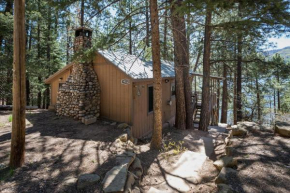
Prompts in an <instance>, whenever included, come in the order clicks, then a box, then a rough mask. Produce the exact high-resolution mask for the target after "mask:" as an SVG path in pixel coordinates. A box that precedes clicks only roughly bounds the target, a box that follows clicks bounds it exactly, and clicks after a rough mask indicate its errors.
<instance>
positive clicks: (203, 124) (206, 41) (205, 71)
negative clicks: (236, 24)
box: [199, 5, 212, 131]
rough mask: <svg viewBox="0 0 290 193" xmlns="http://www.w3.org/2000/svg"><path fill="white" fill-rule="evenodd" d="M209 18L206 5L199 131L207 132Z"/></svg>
mask: <svg viewBox="0 0 290 193" xmlns="http://www.w3.org/2000/svg"><path fill="white" fill-rule="evenodd" d="M211 16H212V11H211V9H210V8H209V5H207V10H206V20H205V31H204V53H203V79H202V107H201V116H200V124H199V129H200V130H202V131H207V130H208V128H207V127H208V125H209V122H210V113H211V112H209V101H210V48H211V46H210V38H211V26H210V25H211Z"/></svg>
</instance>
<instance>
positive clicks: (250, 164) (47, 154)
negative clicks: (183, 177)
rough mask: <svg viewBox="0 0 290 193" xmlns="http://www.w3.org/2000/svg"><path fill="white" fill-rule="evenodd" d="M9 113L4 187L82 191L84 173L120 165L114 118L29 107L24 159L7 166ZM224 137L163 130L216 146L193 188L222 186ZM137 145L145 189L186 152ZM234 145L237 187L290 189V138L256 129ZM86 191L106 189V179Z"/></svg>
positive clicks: (191, 143)
mask: <svg viewBox="0 0 290 193" xmlns="http://www.w3.org/2000/svg"><path fill="white" fill-rule="evenodd" d="M10 114H11V111H0V180H1V182H0V192H5V193H6V192H17V193H18V192H77V189H76V180H77V177H78V176H79V175H80V174H83V173H96V174H98V175H99V176H100V177H101V179H103V178H104V176H105V174H106V172H107V171H109V170H110V169H111V168H112V167H113V166H115V156H116V151H115V149H114V148H113V144H114V141H115V139H116V138H118V136H120V135H121V134H122V133H124V131H122V130H120V129H118V128H117V126H116V125H115V124H113V125H111V122H109V121H107V120H99V121H97V122H96V123H94V124H91V125H88V126H85V125H84V124H82V123H80V122H79V121H76V120H73V119H71V118H66V117H62V118H58V117H57V116H56V115H55V113H54V112H51V111H46V110H32V111H28V112H27V129H26V155H25V164H24V166H23V167H21V168H19V169H17V170H15V171H11V170H8V169H5V166H7V165H8V163H9V152H10V138H11V123H9V122H8V117H9V115H10ZM224 137H225V136H224V135H222V134H220V133H218V132H211V131H210V132H209V133H205V132H201V131H197V130H184V131H178V130H175V129H172V128H171V129H168V130H166V132H165V133H164V137H163V138H164V140H165V142H167V144H168V142H176V143H178V141H182V142H184V143H183V144H182V147H185V148H186V149H187V150H188V151H192V152H199V151H200V150H199V147H200V145H201V142H202V141H201V139H202V138H207V139H210V142H209V143H207V146H208V145H209V146H210V148H209V149H213V150H214V151H213V152H211V153H210V155H209V158H207V159H206V160H205V162H204V164H203V165H202V168H201V170H199V171H198V175H199V176H200V178H201V180H200V182H199V183H197V184H191V190H192V191H191V192H217V188H216V185H215V183H214V179H215V177H216V176H217V175H218V171H217V170H216V168H215V167H214V166H213V161H215V160H216V159H218V158H219V157H220V156H222V155H223V154H224V142H223V140H224ZM137 146H138V148H139V150H140V151H139V152H138V153H137V157H138V158H139V159H140V160H141V162H142V166H143V169H144V174H143V178H142V181H141V184H140V188H141V190H144V191H145V192H146V191H148V190H149V189H150V187H157V188H159V187H160V185H161V184H164V182H165V181H166V178H165V174H164V171H165V170H164V168H165V169H166V167H168V165H171V164H173V163H174V162H176V161H177V160H178V159H179V157H180V155H181V154H177V155H175V154H171V153H170V152H172V150H171V151H169V152H165V151H164V150H163V151H154V150H150V149H149V141H147V142H146V141H143V143H140V142H139V143H138V144H137ZM234 146H235V147H236V149H237V152H236V155H235V156H238V157H239V158H240V159H241V160H240V162H239V166H238V177H237V182H238V183H234V184H233V185H232V188H233V189H236V190H240V191H242V192H263V191H261V190H269V191H266V192H279V191H280V192H287V191H286V190H289V189H290V187H289V180H290V178H289V176H290V172H289V170H290V165H289V164H290V163H289V160H290V155H289V154H290V140H289V139H286V138H281V137H279V136H275V135H274V134H273V133H270V132H264V131H254V132H251V133H250V134H249V137H247V138H241V139H237V140H236V141H235V143H234ZM175 149H176V148H175ZM173 150H174V148H173ZM3 168H4V169H3ZM237 184H238V185H237ZM85 192H101V183H98V184H97V185H95V186H92V187H90V188H89V189H86V191H85ZM171 192H174V190H173V191H172V190H171Z"/></svg>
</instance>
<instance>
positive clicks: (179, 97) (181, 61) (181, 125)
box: [171, 0, 189, 129]
mask: <svg viewBox="0 0 290 193" xmlns="http://www.w3.org/2000/svg"><path fill="white" fill-rule="evenodd" d="M172 2H174V4H173V5H172V8H171V21H172V31H173V40H174V64H175V84H176V85H175V86H176V87H175V88H176V121H175V122H176V123H175V124H176V127H177V129H186V102H185V100H186V97H185V84H184V82H185V80H184V68H187V70H189V69H188V60H187V59H188V53H186V50H187V45H186V33H185V20H184V16H181V14H179V13H177V10H178V7H180V6H181V4H182V0H178V1H171V3H172Z"/></svg>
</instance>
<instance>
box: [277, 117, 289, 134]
mask: <svg viewBox="0 0 290 193" xmlns="http://www.w3.org/2000/svg"><path fill="white" fill-rule="evenodd" d="M275 133H278V134H279V135H281V136H283V137H290V123H287V122H283V121H276V122H275Z"/></svg>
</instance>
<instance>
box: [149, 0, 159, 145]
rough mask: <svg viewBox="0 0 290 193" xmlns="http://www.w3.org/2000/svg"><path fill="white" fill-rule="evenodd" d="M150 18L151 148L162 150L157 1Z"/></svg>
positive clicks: (151, 5)
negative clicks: (152, 82) (151, 68)
mask: <svg viewBox="0 0 290 193" xmlns="http://www.w3.org/2000/svg"><path fill="white" fill-rule="evenodd" d="M150 18H151V34H152V42H151V43H152V59H153V78H154V87H153V88H154V91H153V101H154V129H153V135H152V140H151V144H150V145H151V148H153V149H160V148H161V141H162V77H161V57H160V37H159V18H158V7H157V0H150Z"/></svg>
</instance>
